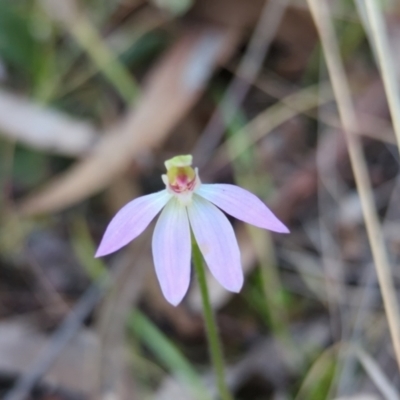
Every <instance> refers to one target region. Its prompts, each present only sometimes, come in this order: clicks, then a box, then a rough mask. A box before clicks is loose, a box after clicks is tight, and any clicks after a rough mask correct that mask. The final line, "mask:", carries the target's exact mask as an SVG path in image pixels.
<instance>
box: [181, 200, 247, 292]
mask: <svg viewBox="0 0 400 400" xmlns="http://www.w3.org/2000/svg"><path fill="white" fill-rule="evenodd" d="M187 209H188V215H189V220H190V225H191V227H192V229H193V233H194V236H195V238H196V241H197V243H198V245H199V248H200V250H201V252H202V254H203V256H204V259H205V260H206V263H207V265H208V267H209V268H210V270H211V272H212V274H213V275H214V277H215V278H216V279H217V280H218V282H219V283H220V284H221V285H222V286H223V287H224V288H225V289H227V290H230V291H231V292H239V291H240V289H241V288H242V285H243V271H242V267H241V264H240V250H239V246H238V244H237V240H236V237H235V233H234V231H233V228H232V225H231V224H230V223H229V221H228V219H227V218H226V216H225V215H224V214H223V213H222V212H221V211H220V210H218V208H217V207H215V206H214V205H213V204H211V203H210V202H209V201H207V200H205V199H203V198H202V197H200V196H197V195H196V194H194V195H193V201H192V204H191V205H190V206H188V208H187Z"/></svg>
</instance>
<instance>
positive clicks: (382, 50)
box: [364, 0, 400, 148]
mask: <svg viewBox="0 0 400 400" xmlns="http://www.w3.org/2000/svg"><path fill="white" fill-rule="evenodd" d="M364 8H365V11H366V15H367V17H368V21H369V23H370V28H371V34H370V35H369V36H368V37H369V39H370V40H371V42H372V43H373V46H374V48H375V50H376V58H377V60H376V61H377V62H378V64H379V68H380V71H381V75H382V80H383V84H384V86H385V91H386V96H387V99H388V104H389V110H390V114H391V116H392V122H393V127H394V132H395V134H396V139H397V145H398V147H399V148H400V98H399V85H398V83H397V76H396V70H395V68H394V64H393V59H392V51H391V50H390V46H389V41H388V37H387V32H386V27H385V22H384V19H383V16H382V11H381V10H380V9H379V7H378V5H377V1H376V0H366V1H365V5H364Z"/></svg>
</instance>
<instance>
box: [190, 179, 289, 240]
mask: <svg viewBox="0 0 400 400" xmlns="http://www.w3.org/2000/svg"><path fill="white" fill-rule="evenodd" d="M196 193H197V194H198V195H200V196H201V197H203V198H205V199H206V200H209V201H211V202H212V203H214V204H215V205H216V206H217V207H219V208H221V209H222V210H223V211H225V212H226V213H227V214H229V215H232V216H233V217H235V218H237V219H240V220H241V221H244V222H246V223H248V224H251V225H254V226H257V227H259V228H264V229H269V230H270V231H274V232H279V233H289V229H288V228H287V227H286V226H285V225H284V224H283V223H282V222H281V221H279V219H278V218H277V217H276V216H275V215H274V214H273V213H272V211H271V210H270V209H269V208H268V207H267V206H266V205H265V204H264V203H263V202H262V201H261V200H260V199H259V198H258V197H257V196H255V195H254V194H252V193H250V192H248V191H247V190H245V189H242V188H241V187H239V186H235V185H228V184H220V183H216V184H202V185H201V186H200V187H199V188H198V189H197V191H196Z"/></svg>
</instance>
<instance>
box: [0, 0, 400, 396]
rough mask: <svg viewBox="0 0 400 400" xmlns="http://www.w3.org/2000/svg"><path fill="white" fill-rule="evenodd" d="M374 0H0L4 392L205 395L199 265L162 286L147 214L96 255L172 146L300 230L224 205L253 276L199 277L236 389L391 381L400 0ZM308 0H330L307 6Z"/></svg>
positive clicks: (315, 389)
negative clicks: (248, 221) (187, 284)
mask: <svg viewBox="0 0 400 400" xmlns="http://www.w3.org/2000/svg"><path fill="white" fill-rule="evenodd" d="M372 2H373V3H374V4H375V7H376V9H375V14H374V13H372V14H371V9H368V5H367V3H369V4H371V1H370V0H366V1H364V0H360V1H354V2H353V1H349V0H332V1H329V0H309V1H306V0H269V1H264V0H147V1H146V0H0V186H1V191H0V204H1V207H0V224H1V225H0V397H1V398H2V399H7V400H16V399H41V400H44V399H46V400H50V399H51V400H78V399H79V400H85V399H105V400H114V399H115V400H117V399H123V400H124V399H127V400H135V399H138V400H144V399H157V400H181V399H182V400H183V399H185V400H188V399H195V400H197V399H202V400H205V399H208V400H210V399H217V398H218V396H217V392H216V388H215V383H214V380H213V371H212V368H211V364H210V360H209V356H208V351H207V341H206V337H205V333H204V325H203V320H202V312H201V301H200V298H199V291H198V288H197V286H196V283H195V280H194V279H193V280H192V286H191V288H190V292H189V294H188V295H187V296H186V298H185V299H184V301H183V303H182V304H181V305H179V306H178V307H177V308H175V307H172V306H170V305H169V304H168V303H167V302H166V301H165V299H164V298H163V296H162V294H161V291H160V288H159V286H158V282H157V280H156V278H155V275H154V266H153V262H152V257H151V246H150V244H151V234H152V231H153V227H151V228H148V229H147V230H146V231H145V233H144V234H142V235H141V236H140V237H139V238H138V239H136V240H135V241H134V242H133V243H132V244H131V245H129V246H127V247H125V248H124V249H123V250H121V251H119V252H118V253H117V254H114V255H112V256H109V257H108V258H105V259H94V258H93V254H94V251H95V248H96V246H97V245H98V243H99V241H100V239H101V237H102V234H103V233H104V230H105V227H106V226H107V224H108V222H109V221H110V219H111V217H112V216H113V215H114V214H115V212H116V211H117V210H118V209H119V208H120V207H121V206H122V205H124V204H125V203H127V202H128V201H130V200H131V199H133V198H135V197H137V196H140V195H142V194H147V193H151V192H154V191H156V190H160V189H162V188H163V183H162V181H161V174H162V173H164V161H165V160H166V159H168V158H171V157H173V156H174V155H178V154H193V156H194V164H195V166H197V167H199V172H200V177H201V179H202V181H203V182H209V183H211V182H225V183H236V184H238V185H240V186H242V187H244V188H246V189H248V190H250V191H252V192H253V193H255V194H257V195H258V196H259V197H260V198H261V199H263V200H264V201H265V202H266V203H267V204H268V205H269V206H270V207H271V209H272V210H273V211H274V213H276V215H277V216H278V217H279V218H280V219H281V220H282V221H284V223H285V224H286V225H287V226H288V227H289V228H290V230H291V234H290V235H277V234H270V233H269V232H266V231H263V230H261V229H257V228H254V229H252V228H250V227H248V226H245V225H244V224H242V223H240V222H238V221H235V220H232V223H233V225H234V229H235V232H236V234H237V237H238V240H239V245H240V248H241V251H242V263H243V268H244V270H245V274H246V280H245V286H244V288H243V290H242V291H241V292H240V293H239V294H237V295H236V294H235V295H234V294H232V293H229V292H227V291H225V290H224V289H223V288H222V287H220V286H219V285H218V284H217V283H216V282H215V281H214V279H213V278H212V277H209V288H210V295H211V300H212V305H213V307H214V310H215V313H216V318H217V322H218V326H219V330H220V335H221V338H222V341H223V346H224V354H225V360H226V370H227V371H226V372H227V380H228V384H229V387H230V388H231V390H232V393H234V398H235V399H238V400H242V399H243V400H262V399H273V400H289V399H295V400H302V399H306V400H324V399H337V400H339V399H341V400H345V399H346V400H379V399H390V400H396V399H400V396H399V393H400V377H399V373H398V371H399V370H398V366H397V362H396V357H395V352H394V350H393V345H392V340H391V336H390V333H389V329H388V320H387V315H388V312H389V313H392V315H393V316H392V321H393V320H394V325H392V326H394V327H395V326H396V321H397V319H396V318H398V313H397V312H398V310H397V308H396V297H395V292H394V297H393V296H392V300H393V298H394V303H393V302H392V304H390V303H386V309H385V307H384V305H383V302H382V295H381V293H382V291H381V288H380V285H379V283H378V282H379V281H378V278H377V273H376V271H377V268H378V271H382V270H383V269H382V268H384V267H385V265H386V266H389V269H388V268H386V272H388V273H386V275H385V276H386V278H387V279H386V288H389V289H387V290H390V288H391V290H392V294H393V288H394V289H395V288H396V285H397V284H398V283H399V278H400V272H399V269H398V262H399V256H400V236H399V232H400V230H399V214H400V208H399V201H400V180H399V152H398V149H397V145H396V135H395V133H394V130H393V127H392V123H391V118H390V112H389V110H390V108H389V106H388V103H387V100H386V94H385V87H384V84H383V81H382V78H381V77H382V76H384V77H385V79H386V83H387V84H388V86H387V89H388V88H391V89H394V91H396V88H397V86H396V85H397V83H396V75H397V73H398V72H399V71H400V58H399V49H400V47H399V46H400V3H399V2H398V1H396V0H392V1H389V0H387V1H383V0H382V1H378V0H376V1H372ZM312 4H314V5H315V4H319V5H320V6H321V7H322V5H323V6H324V7H325V6H328V8H326V9H325V11H326V12H325V13H323V14H321V15H320V17H318V18H316V21H317V22H318V24H320V25H318V24H317V26H316V25H315V24H314V18H315V14H313V13H310V8H309V6H310V5H312ZM324 7H322V8H324ZM373 16H375V17H377V18H378V19H380V22H381V24H380V25H378V30H377V29H374V25H373V21H372V19H371V18H372V17H373ZM317 27H318V29H317ZM332 27H333V29H331V28H332ZM320 37H322V39H323V43H322V45H321V40H320ZM379 38H381V39H382V38H383V39H385V38H388V40H389V43H388V46H386V47H384V48H383V50H382V47H381V46H380V45H379ZM336 45H337V46H336ZM329 57H331V66H332V65H334V66H335V65H336V66H337V67H338V68H339V72H340V71H341V67H342V66H343V67H344V68H345V71H346V75H343V74H340V73H339V75H338V78H339V80H336V83H338V84H337V85H336V86H338V85H341V87H342V88H344V89H343V90H342V91H341V92H340V91H336V92H335V90H333V89H335V84H334V85H333V88H332V84H331V79H330V74H329V70H328V68H327V64H326V61H325V60H326V59H329ZM379 60H381V61H382V60H386V61H391V62H392V69H391V73H388V72H387V71H388V70H386V69H384V68H383V67H382V65H381V66H380V67H379ZM332 63H333V64H332ZM328 67H329V65H328ZM380 71H383V72H382V74H381V73H380ZM331 73H332V70H331ZM333 82H334V81H333ZM335 93H336V98H335ZM338 93H339V95H338ZM340 93H341V95H340ZM396 94H397V93H396ZM346 101H347V102H346ZM392 101H394V102H395V100H393V99H392ZM337 104H339V105H342V112H341V117H342V120H343V121H344V122H345V124H344V126H345V128H346V131H347V136H346V132H345V130H343V124H342V122H341V118H340V115H339V114H340V113H338V107H337ZM346 112H347V113H349V115H350V123H349V122H348V123H347V124H346ZM394 115H395V118H394V121H393V122H394V123H395V124H394V125H395V126H396V120H397V118H399V117H400V113H399V114H397V115H396V114H394ZM347 121H349V118H347ZM351 121H353V123H351ZM354 121H355V122H354ZM397 126H400V125H398V124H397ZM349 130H350V132H349ZM399 133H400V131H399ZM346 137H347V138H348V139H350V140H346ZM399 137H400V136H399ZM352 138H353V139H352ZM349 145H350V149H353V150H354V149H356V150H357V149H358V150H361V151H358V152H357V151H356V150H354V151H356V153H354V151H353V153H352V154H353V156H352V158H351V159H350V158H349V151H348V150H349ZM354 154H356V155H358V158H357V157H355V156H354ZM363 167H366V172H367V174H364V175H363V174H361V175H358V177H357V176H355V174H354V173H353V171H354V169H355V168H356V169H357V168H358V169H359V170H360V168H361V169H362V168H363ZM364 170H365V168H364ZM360 177H361V178H360ZM357 187H358V188H361V189H362V193H361V192H360V193H361V200H362V199H364V200H362V201H360V196H359V191H358V190H357ZM365 199H367V200H368V199H370V200H371V201H370V204H369V203H368V204H369V207H365V204H366V203H365V201H367V200H365ZM362 204H364V207H363V206H362ZM365 217H366V218H367V220H369V221H371V219H372V220H373V221H375V222H376V221H379V224H372V225H371V223H370V225H369V226H370V235H369V236H370V238H371V239H372V241H371V240H369V239H368V235H367V231H366V227H365ZM371 226H372V227H371ZM382 235H383V240H381V239H382ZM371 243H372V244H374V245H375V247H379V249H380V253H379V254H381V257H375V259H374V257H373V256H372V253H371ZM383 243H384V245H382V244H383ZM382 254H383V256H382ZM382 257H383V258H382ZM377 258H380V260H378V259H377ZM382 260H383V261H382ZM385 260H389V261H388V262H386V261H385ZM380 268H381V269H380ZM385 310H386V311H385ZM398 332H400V331H398ZM399 339H400V337H398V340H399Z"/></svg>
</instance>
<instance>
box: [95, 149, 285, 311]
mask: <svg viewBox="0 0 400 400" xmlns="http://www.w3.org/2000/svg"><path fill="white" fill-rule="evenodd" d="M165 166H166V168H167V174H166V175H163V176H162V180H163V182H164V183H165V186H166V188H165V189H164V190H161V191H160V192H157V193H153V194H149V195H146V196H142V197H139V198H137V199H135V200H133V201H131V202H130V203H128V204H126V205H125V206H124V207H123V208H122V209H121V210H120V211H119V212H118V213H117V214H116V215H115V217H114V218H113V219H112V221H111V222H110V224H109V225H108V227H107V230H106V232H105V234H104V237H103V239H102V241H101V243H100V246H99V248H98V250H97V252H96V257H101V256H105V255H107V254H110V253H113V252H114V251H117V250H119V249H120V248H121V247H123V246H125V245H126V244H128V243H129V242H130V241H131V240H133V239H135V238H136V237H137V236H139V235H140V234H141V233H142V232H143V231H144V230H145V229H146V227H147V226H148V225H149V224H150V222H151V221H152V220H153V219H154V217H155V216H156V215H157V214H158V213H159V212H160V211H161V210H162V212H161V215H160V217H159V219H158V221H157V224H156V227H155V230H154V234H153V241H152V250H153V259H154V264H155V268H156V273H157V277H158V280H159V282H160V286H161V290H162V292H163V294H164V296H165V298H166V299H167V300H168V301H169V302H170V303H171V304H173V305H177V304H179V303H180V302H181V300H182V299H183V297H184V296H185V294H186V292H187V290H188V288H189V283H190V259H191V250H192V244H191V230H192V232H193V235H194V237H195V239H196V242H197V244H198V246H199V248H200V250H201V252H202V254H203V257H204V259H205V261H206V263H207V265H208V267H209V268H210V270H211V273H212V274H213V275H214V277H215V278H216V279H217V281H218V282H219V283H220V284H221V285H222V286H223V287H224V288H226V289H227V290H229V291H231V292H239V291H240V289H241V288H242V286H243V271H242V267H241V262H240V251H239V246H238V243H237V240H236V237H235V234H234V231H233V228H232V225H231V224H230V222H229V221H228V219H227V217H226V216H225V215H224V214H223V212H222V211H221V210H223V211H225V212H226V213H227V214H229V215H231V216H233V217H235V218H237V219H239V220H241V221H244V222H247V223H249V224H251V225H254V226H257V227H259V228H264V229H269V230H271V231H274V232H280V233H288V232H289V230H288V229H287V228H286V226H285V225H284V224H283V223H282V222H281V221H279V219H278V218H277V217H276V216H275V215H274V214H273V213H272V212H271V211H270V210H269V209H268V208H267V206H266V205H265V204H264V203H263V202H262V201H261V200H260V199H258V198H257V197H256V196H255V195H253V194H252V193H250V192H248V191H247V190H244V189H242V188H240V187H238V186H235V185H229V184H203V183H201V181H200V178H199V175H198V171H197V168H196V169H193V168H192V156H191V155H184V156H177V157H174V158H172V159H170V160H168V161H166V162H165ZM220 209H221V210H220Z"/></svg>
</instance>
